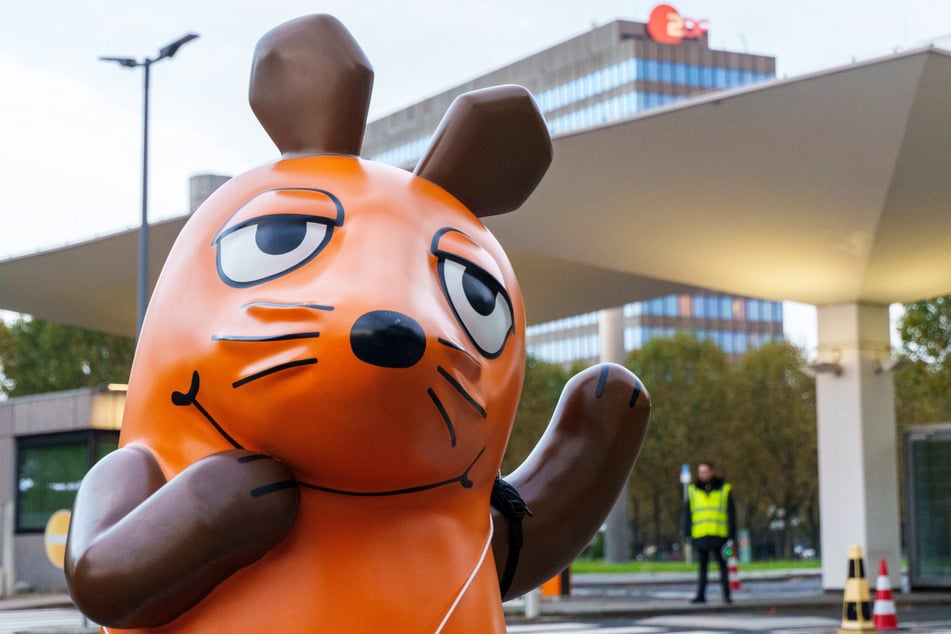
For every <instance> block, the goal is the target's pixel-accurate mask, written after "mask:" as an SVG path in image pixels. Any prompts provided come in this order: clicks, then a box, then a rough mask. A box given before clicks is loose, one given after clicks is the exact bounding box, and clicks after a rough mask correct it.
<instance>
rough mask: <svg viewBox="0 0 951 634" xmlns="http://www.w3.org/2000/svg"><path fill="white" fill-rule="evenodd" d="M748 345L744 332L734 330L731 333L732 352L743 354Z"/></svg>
mask: <svg viewBox="0 0 951 634" xmlns="http://www.w3.org/2000/svg"><path fill="white" fill-rule="evenodd" d="M747 347H748V344H747V339H746V333H745V332H735V333H733V352H734V354H743V353H744V352H746V349H747Z"/></svg>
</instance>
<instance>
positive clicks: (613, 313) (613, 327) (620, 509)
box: [598, 308, 631, 563]
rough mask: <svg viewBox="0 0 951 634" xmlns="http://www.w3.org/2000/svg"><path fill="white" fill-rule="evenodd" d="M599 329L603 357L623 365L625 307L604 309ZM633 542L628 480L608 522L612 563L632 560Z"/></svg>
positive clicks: (607, 553)
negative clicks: (631, 549)
mask: <svg viewBox="0 0 951 634" xmlns="http://www.w3.org/2000/svg"><path fill="white" fill-rule="evenodd" d="M598 331H599V334H600V338H601V361H602V362H605V363H618V364H622V365H623V364H624V355H625V350H624V312H623V309H621V308H612V309H609V310H602V311H601V313H600V322H599V324H598ZM630 544H631V527H630V526H629V525H628V520H627V484H625V485H624V488H623V489H621V495H620V496H619V497H618V499H617V502H616V503H615V504H614V508H612V509H611V512H610V513H609V514H608V519H607V521H606V522H605V533H604V560H605V561H607V562H609V563H623V562H626V561H628V560H629V559H630Z"/></svg>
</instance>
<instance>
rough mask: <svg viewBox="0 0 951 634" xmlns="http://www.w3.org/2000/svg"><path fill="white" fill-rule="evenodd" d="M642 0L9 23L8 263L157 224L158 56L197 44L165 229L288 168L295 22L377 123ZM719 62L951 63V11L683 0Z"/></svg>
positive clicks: (272, 5)
mask: <svg viewBox="0 0 951 634" xmlns="http://www.w3.org/2000/svg"><path fill="white" fill-rule="evenodd" d="M655 4H656V2H654V1H650V2H647V1H632V0H626V1H621V0H583V1H581V2H579V1H578V0H544V1H542V0H516V1H514V2H513V1H512V0H508V1H504V2H503V1H500V0H468V1H466V2H454V1H451V0H442V1H437V0H403V1H401V2H393V1H392V0H391V1H389V2H385V1H383V0H362V1H359V2H357V1H354V0H327V1H324V2H314V1H311V2H304V1H301V0H269V1H264V0H230V1H228V2H220V1H212V0H163V1H162V2H159V1H158V0H138V1H135V2H133V1H131V0H124V1H120V0H84V1H83V2H75V1H74V0H31V1H30V2H16V3H14V2H11V3H9V6H7V7H5V8H6V11H5V14H4V18H3V20H0V82H2V83H0V86H2V88H0V185H2V191H3V197H2V198H0V218H2V220H3V222H2V224H0V258H6V257H10V256H14V255H23V254H28V253H31V252H34V251H37V250H42V249H45V248H49V247H54V246H60V245H63V244H66V243H69V242H75V241H79V240H84V239H88V238H91V237H94V236H96V235H102V234H108V233H113V232H115V231H119V230H123V229H127V228H131V227H134V226H136V225H137V224H138V222H139V217H140V209H141V170H142V164H141V160H142V159H141V156H142V94H143V89H142V81H143V72H142V69H127V68H122V67H120V66H118V65H116V64H114V63H105V62H102V61H99V59H98V58H99V57H100V56H121V57H134V58H136V59H143V58H144V57H153V56H155V55H156V53H157V51H158V49H159V48H161V47H162V46H163V45H165V44H167V43H168V42H170V41H172V40H175V39H177V38H178V37H179V36H181V35H183V34H185V33H190V32H194V33H197V34H199V36H200V37H199V39H197V40H195V41H193V42H191V43H189V44H187V45H186V46H185V47H183V48H182V49H181V50H180V51H179V53H178V55H177V56H176V57H175V58H173V59H166V60H162V61H161V62H159V63H157V64H155V65H154V66H152V68H151V84H150V96H151V98H150V104H149V110H150V112H149V126H150V137H149V150H150V151H149V162H150V170H149V192H150V195H149V216H150V219H151V220H153V221H154V220H159V219H162V218H167V217H171V216H176V215H180V214H182V213H184V212H185V211H187V208H188V179H189V177H190V176H192V175H194V174H199V173H215V174H226V175H233V174H237V173H240V172H243V171H245V170H247V169H250V168H252V167H254V166H256V165H259V164H261V163H265V162H268V161H272V160H274V159H276V158H277V157H278V153H277V150H276V149H275V148H274V146H273V145H272V144H271V142H270V140H269V139H268V138H267V136H266V134H265V133H264V132H263V130H262V129H261V127H260V126H259V125H258V123H257V121H256V120H255V119H254V116H253V115H252V113H251V110H250V108H249V106H248V104H247V86H248V74H249V70H250V64H251V55H252V53H253V50H254V45H255V43H256V42H257V40H258V39H259V38H260V36H261V35H263V34H264V33H265V32H267V31H268V30H269V29H271V28H273V27H274V26H277V25H278V24H280V23H281V22H284V21H286V20H288V19H292V18H294V17H298V16H301V15H306V14H309V13H331V14H333V15H335V16H337V17H338V18H340V19H341V21H343V23H344V24H345V25H346V26H347V27H348V28H349V29H350V31H351V32H352V33H353V34H354V37H355V38H356V39H357V41H358V42H359V43H360V45H361V46H362V47H363V49H364V51H365V52H366V54H367V57H368V58H369V59H370V62H371V63H372V64H373V66H374V70H375V80H374V93H373V99H372V101H371V104H370V119H371V120H372V119H374V118H377V117H379V116H382V115H385V114H388V113H390V112H392V111H394V110H398V109H400V108H401V107H404V106H407V105H410V104H412V103H415V102H416V101H419V100H420V99H423V98H426V97H429V96H431V95H433V94H436V93H439V92H441V91H443V90H444V89H446V88H449V87H451V86H454V85H456V84H459V83H462V82H464V81H466V80H468V79H471V78H473V77H475V76H478V75H481V74H483V73H485V72H487V71H490V70H493V69H495V68H498V67H500V66H504V65H506V64H508V63H510V62H513V61H515V60H517V59H520V58H522V57H525V56H527V55H530V54H532V53H535V52H538V51H540V50H542V49H544V48H547V47H549V46H551V45H553V44H555V43H557V42H560V41H562V40H565V39H567V38H570V37H573V36H575V35H579V34H581V33H583V32H585V31H587V30H589V29H590V28H591V27H592V26H596V25H602V24H605V23H607V22H610V21H612V20H614V19H618V18H623V19H631V20H636V21H646V20H647V17H648V15H649V13H650V10H651V8H652V7H653V6H654V5H655ZM670 4H672V5H673V6H674V7H675V8H676V9H677V10H678V11H679V12H680V13H681V15H683V16H685V17H688V18H694V19H705V20H707V21H708V27H709V41H710V45H711V46H712V47H714V48H720V49H727V50H733V51H745V52H749V53H757V54H764V55H772V56H775V57H776V66H777V74H778V76H779V77H795V76H798V75H802V74H806V73H810V72H815V71H820V70H825V69H828V68H831V67H835V66H842V65H846V64H850V63H853V62H854V61H863V60H868V59H872V58H875V57H880V56H883V55H888V54H891V53H892V52H894V51H900V50H908V49H913V48H918V47H921V46H926V45H928V44H932V43H933V44H935V45H937V46H941V47H945V48H951V2H945V1H941V0H931V1H925V0H864V1H862V2H859V1H856V0H846V1H838V2H837V1H829V0H824V1H818V0H800V1H799V2H794V3H793V2H788V1H780V0H758V1H756V2H753V1H740V0H716V1H713V0H706V1H703V0H689V1H688V0H683V1H673V2H670ZM786 308H787V311H786V314H787V317H786V322H787V330H788V331H789V333H788V334H789V335H790V337H791V338H792V339H793V340H794V341H795V342H796V343H798V344H799V345H801V346H803V347H805V348H809V347H811V346H814V345H815V340H814V332H813V331H814V322H815V311H814V309H813V308H812V307H808V306H802V305H787V306H786Z"/></svg>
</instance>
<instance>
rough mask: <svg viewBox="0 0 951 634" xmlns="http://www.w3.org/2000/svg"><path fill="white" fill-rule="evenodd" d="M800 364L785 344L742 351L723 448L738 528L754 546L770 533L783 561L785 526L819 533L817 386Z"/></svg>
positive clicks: (788, 539) (787, 543)
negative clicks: (776, 536) (727, 437)
mask: <svg viewBox="0 0 951 634" xmlns="http://www.w3.org/2000/svg"><path fill="white" fill-rule="evenodd" d="M804 364H805V360H804V358H803V355H802V353H801V352H800V351H799V350H798V349H797V348H795V347H794V346H793V345H791V344H789V343H768V344H766V345H764V346H762V347H760V348H758V349H756V350H750V351H749V352H747V353H746V354H745V355H743V357H742V358H741V359H740V361H739V364H738V365H737V367H736V389H737V393H736V400H735V403H736V412H735V414H736V415H735V417H734V418H733V421H734V425H735V426H734V428H733V430H732V432H731V434H730V437H731V441H730V443H729V447H728V448H727V449H726V451H727V459H728V461H729V462H728V465H729V468H730V473H731V477H732V479H733V482H734V484H735V485H736V486H737V490H738V495H737V515H738V518H737V519H738V522H739V524H740V526H745V527H748V528H749V529H750V534H751V538H752V541H753V542H754V543H764V542H769V541H770V540H771V532H772V531H774V530H775V531H776V532H777V533H778V534H779V535H780V537H781V539H780V543H779V544H778V548H777V550H778V551H779V552H778V553H777V554H779V555H781V556H782V557H783V558H785V559H790V558H792V549H793V543H792V542H793V531H792V530H790V529H791V528H792V527H794V526H795V525H797V524H799V523H801V524H804V525H805V526H804V528H805V529H806V532H807V534H809V536H810V537H811V538H812V540H813V543H818V534H819V525H818V521H819V517H818V499H819V497H818V496H819V478H818V458H817V442H818V441H817V437H816V388H815V382H814V381H813V380H812V379H810V378H808V377H806V376H805V375H804V374H802V373H801V372H799V367H800V366H802V365H804ZM777 529H778V530H777Z"/></svg>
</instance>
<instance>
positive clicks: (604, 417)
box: [492, 363, 650, 599]
mask: <svg viewBox="0 0 951 634" xmlns="http://www.w3.org/2000/svg"><path fill="white" fill-rule="evenodd" d="M649 417H650V396H649V394H648V393H647V391H646V390H645V389H644V387H643V385H642V384H641V382H640V380H639V379H638V378H637V377H636V376H634V374H632V373H631V372H629V371H628V370H627V369H625V368H623V367H622V366H619V365H615V364H609V363H605V364H601V365H597V366H594V367H591V368H588V369H587V370H584V371H582V372H580V373H578V374H577V375H575V376H574V377H572V378H571V380H569V381H568V383H567V385H565V389H564V391H563V392H562V395H561V398H560V399H559V401H558V405H557V407H556V408H555V413H554V415H553V416H552V419H551V422H550V423H549V425H548V429H547V430H546V431H545V434H544V435H543V436H542V438H541V440H539V442H538V445H537V446H536V447H535V449H534V450H533V451H532V453H531V454H530V455H529V456H528V458H527V459H526V460H525V462H524V463H523V464H522V465H521V466H520V467H518V468H517V469H516V470H515V471H514V472H513V473H512V474H511V475H509V476H507V477H506V478H505V480H506V481H507V482H509V483H510V484H512V485H513V486H514V487H515V488H516V489H518V491H519V493H520V494H521V496H522V499H524V500H525V503H526V504H527V505H528V507H529V508H530V509H531V510H532V516H531V517H526V518H524V519H523V520H522V526H523V533H524V545H523V547H522V549H521V552H520V553H519V560H518V568H517V569H516V572H515V577H514V579H513V581H512V585H511V587H510V589H509V591H508V592H507V593H506V596H505V597H503V598H505V599H510V598H513V597H517V596H519V595H521V594H524V593H525V592H527V591H529V590H531V589H532V588H534V587H536V586H538V585H539V584H541V583H543V582H545V581H547V580H548V579H550V578H552V577H553V576H555V575H556V574H557V573H559V572H560V571H561V570H564V569H565V568H566V567H567V566H568V564H570V563H571V561H572V560H573V559H574V558H575V557H577V555H578V554H579V553H580V552H581V551H582V550H583V549H584V547H585V546H587V545H588V543H589V542H590V541H591V538H592V537H593V536H594V534H595V533H596V532H597V530H598V528H599V527H600V526H601V524H602V523H603V522H604V519H605V518H606V517H607V515H608V512H609V511H610V510H611V507H612V506H613V505H614V503H615V501H616V500H617V497H618V494H619V493H620V492H621V489H622V488H623V486H624V483H625V482H626V481H627V478H628V476H629V475H630V472H631V468H632V467H633V466H634V461H635V460H636V459H637V454H638V452H639V451H640V449H641V445H642V443H643V442H644V436H645V434H646V433H647V422H648V419H649ZM492 518H493V521H494V522H495V526H496V530H495V535H494V538H493V544H492V546H493V552H494V554H495V560H496V566H497V567H498V571H499V576H500V577H501V576H502V571H503V569H504V567H505V562H506V558H507V557H508V546H509V533H508V523H507V520H506V519H505V518H504V517H502V516H501V514H499V513H498V511H496V510H495V509H494V508H493V511H492Z"/></svg>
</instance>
